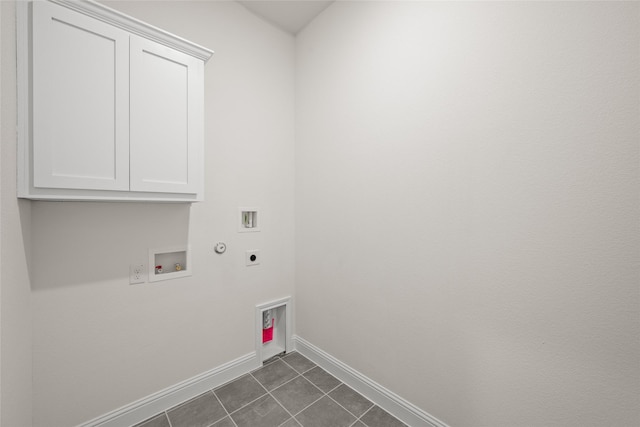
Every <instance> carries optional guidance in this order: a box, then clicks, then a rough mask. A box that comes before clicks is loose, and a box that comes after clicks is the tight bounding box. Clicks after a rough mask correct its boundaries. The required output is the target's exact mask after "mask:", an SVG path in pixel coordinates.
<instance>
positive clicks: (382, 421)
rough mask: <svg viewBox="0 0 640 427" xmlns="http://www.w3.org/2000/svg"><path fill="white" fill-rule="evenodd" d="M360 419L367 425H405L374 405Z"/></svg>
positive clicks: (384, 426)
mask: <svg viewBox="0 0 640 427" xmlns="http://www.w3.org/2000/svg"><path fill="white" fill-rule="evenodd" d="M360 420H361V421H362V422H363V423H365V424H366V425H367V426H369V427H407V425H406V424H404V423H402V422H400V421H399V420H398V419H397V418H395V417H394V416H392V415H391V414H389V413H388V412H387V411H385V410H384V409H382V408H380V407H379V406H374V407H373V409H371V410H370V411H369V412H367V413H366V414H364V415H363V416H362V418H360Z"/></svg>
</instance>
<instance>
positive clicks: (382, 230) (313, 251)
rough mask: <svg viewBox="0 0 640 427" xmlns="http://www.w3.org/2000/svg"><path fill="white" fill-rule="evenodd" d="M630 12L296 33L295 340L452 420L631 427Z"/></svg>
mask: <svg viewBox="0 0 640 427" xmlns="http://www.w3.org/2000/svg"><path fill="white" fill-rule="evenodd" d="M639 42H640V4H638V3H631V2H627V3H619V2H615V3H608V2H602V3H599V2H568V3H565V2H539V3H535V2H530V3H523V2H489V3H487V2H479V3H466V2H336V3H335V4H334V5H332V6H331V7H329V8H328V9H327V10H325V12H324V13H323V14H322V15H320V17H319V18H317V19H316V20H315V21H313V22H312V23H311V25H310V26H308V27H307V28H306V29H305V30H303V31H302V33H300V34H299V36H298V39H297V45H296V49H297V75H296V77H297V84H296V114H297V119H296V193H295V198H296V298H297V307H298V310H297V319H296V321H297V333H298V335H300V336H301V337H303V338H305V339H306V340H308V341H310V342H312V343H313V344H315V345H317V346H319V347H320V348H322V349H324V350H325V351H327V352H329V353H330V354H332V355H334V356H336V357H337V358H339V359H340V360H342V361H344V362H345V363H347V364H348V365H350V366H352V367H354V368H355V369H357V370H359V371H361V372H362V373H364V374H365V375H367V376H369V377H370V378H372V379H374V380H375V381H377V382H379V383H381V384H382V385H384V386H386V387H388V388H389V389H391V390H393V391H394V392H396V393H398V394H399V395H400V396H402V397H404V398H406V399H407V400H409V401H410V402H412V403H414V404H416V405H418V406H419V407H421V408H423V409H424V410H426V411H427V412H429V413H430V414H432V415H434V416H436V417H438V418H440V419H441V420H443V421H445V422H446V423H448V424H449V425H451V426H456V427H464V426H469V427H479V426H493V427H500V426H504V427H507V426H509V427H514V426H543V425H544V426H596V425H617V426H623V425H625V426H630V425H638V423H640V414H639V409H638V408H639V406H638V403H639V390H640V363H639V357H640V346H639V341H638V335H639V333H640V328H639V325H640V318H639V311H638V310H639V297H638V296H639V292H638V284H639V282H640V274H639V267H638V255H639V253H640V242H639V233H638V231H639V230H638V218H639V214H640V210H639V200H638V188H639V187H638V185H639V184H640V182H639V176H638V171H639V168H638V165H639V156H638V149H639V140H638V137H639V130H640V122H639V117H640V109H639V108H640V107H639V104H640V102H639V99H638V94H639V92H640V84H639V82H640V77H639V76H640V60H639V53H640V49H639V47H640V43H639Z"/></svg>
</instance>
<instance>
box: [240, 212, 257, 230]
mask: <svg viewBox="0 0 640 427" xmlns="http://www.w3.org/2000/svg"><path fill="white" fill-rule="evenodd" d="M238 211H239V219H240V221H239V223H238V232H240V233H246V232H255V231H260V225H261V218H260V215H259V211H258V208H239V209H238Z"/></svg>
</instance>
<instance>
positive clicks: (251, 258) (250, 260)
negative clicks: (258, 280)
mask: <svg viewBox="0 0 640 427" xmlns="http://www.w3.org/2000/svg"><path fill="white" fill-rule="evenodd" d="M245 263H246V265H247V266H251V265H258V264H260V251H259V250H257V249H254V250H251V251H247V252H246V255H245Z"/></svg>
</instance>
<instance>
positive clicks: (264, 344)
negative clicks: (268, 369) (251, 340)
mask: <svg viewBox="0 0 640 427" xmlns="http://www.w3.org/2000/svg"><path fill="white" fill-rule="evenodd" d="M266 312H269V315H265V313H266ZM265 316H269V317H270V318H269V322H270V326H269V327H268V328H267V330H268V332H267V333H266V334H265V332H264V331H265V323H264V322H265ZM292 316H293V307H292V302H291V297H285V298H282V299H279V300H276V301H271V302H267V303H264V304H260V305H257V306H256V352H257V355H258V360H259V361H260V362H264V361H265V360H268V359H270V358H272V357H273V356H275V355H276V354H280V353H282V352H287V351H291V350H292V346H291V331H292V325H293V322H292ZM265 336H266V337H267V338H268V339H265Z"/></svg>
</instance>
